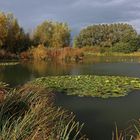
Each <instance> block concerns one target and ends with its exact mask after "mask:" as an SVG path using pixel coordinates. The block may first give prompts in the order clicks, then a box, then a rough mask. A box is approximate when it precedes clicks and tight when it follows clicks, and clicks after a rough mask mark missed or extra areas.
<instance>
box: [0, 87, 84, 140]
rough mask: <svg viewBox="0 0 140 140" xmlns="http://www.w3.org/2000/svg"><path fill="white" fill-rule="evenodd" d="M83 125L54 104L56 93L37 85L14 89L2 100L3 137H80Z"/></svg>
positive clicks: (60, 139) (59, 139)
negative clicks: (54, 94)
mask: <svg viewBox="0 0 140 140" xmlns="http://www.w3.org/2000/svg"><path fill="white" fill-rule="evenodd" d="M82 127H83V125H80V124H79V123H78V122H75V121H74V116H73V114H69V113H68V112H67V111H65V110H63V109H61V108H57V107H55V106H54V104H53V94H52V93H49V91H47V89H44V88H41V87H37V86H27V85H26V86H24V87H23V88H20V89H13V90H10V91H9V92H8V93H7V94H5V96H4V99H3V101H2V102H1V103H0V139H1V140H68V139H72V140H76V139H77V138H78V139H83V140H84V139H86V138H85V137H81V136H80V132H81V129H82Z"/></svg>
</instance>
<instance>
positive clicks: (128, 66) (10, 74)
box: [0, 57, 140, 140]
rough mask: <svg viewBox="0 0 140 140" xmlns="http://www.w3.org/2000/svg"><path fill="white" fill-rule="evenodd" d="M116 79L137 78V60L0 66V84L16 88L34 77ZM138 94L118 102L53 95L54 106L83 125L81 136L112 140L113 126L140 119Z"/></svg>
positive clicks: (139, 61) (139, 73)
mask: <svg viewBox="0 0 140 140" xmlns="http://www.w3.org/2000/svg"><path fill="white" fill-rule="evenodd" d="M79 74H91V75H118V76H131V77H140V58H139V57H94V58H93V59H90V60H89V61H86V62H79V63H64V62H48V63H46V62H39V63H37V62H21V63H19V64H18V65H13V66H0V80H1V81H4V82H6V83H9V84H10V85H11V86H18V85H22V84H24V83H26V82H27V81H30V80H33V79H35V78H37V77H42V76H48V75H79ZM139 93H140V92H139V91H133V92H132V93H131V94H129V95H128V96H126V97H121V98H109V99H100V98H90V97H82V98H80V97H75V96H66V95H64V94H58V95H56V105H57V106H62V107H64V108H66V109H68V110H70V111H72V112H74V113H75V114H76V118H77V120H79V121H80V122H82V123H85V127H84V129H83V131H84V133H86V134H87V136H88V137H89V138H90V139H91V140H92V139H94V140H111V135H112V130H113V128H114V126H115V125H114V124H115V122H116V123H117V125H118V127H119V128H124V127H125V126H126V125H127V123H128V121H129V120H131V119H138V118H139V117H140V109H139V106H140V102H139V100H140V94H139Z"/></svg>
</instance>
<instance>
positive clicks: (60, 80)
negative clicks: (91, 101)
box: [31, 75, 140, 98]
mask: <svg viewBox="0 0 140 140" xmlns="http://www.w3.org/2000/svg"><path fill="white" fill-rule="evenodd" d="M31 84H37V85H42V86H44V87H46V88H48V89H50V90H52V91H60V92H66V93H67V94H68V95H77V96H80V97H82V96H92V97H102V98H109V97H120V96H125V95H127V93H128V92H129V91H131V90H133V89H140V79H139V78H130V77H120V76H94V75H78V76H48V77H43V78H38V79H36V80H34V81H32V82H31Z"/></svg>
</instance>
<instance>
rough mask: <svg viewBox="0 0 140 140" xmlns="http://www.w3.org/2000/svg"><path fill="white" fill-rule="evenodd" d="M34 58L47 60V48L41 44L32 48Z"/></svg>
mask: <svg viewBox="0 0 140 140" xmlns="http://www.w3.org/2000/svg"><path fill="white" fill-rule="evenodd" d="M30 53H31V54H32V57H33V59H34V60H46V59H47V48H46V47H45V46H44V45H42V44H40V45H38V46H37V47H34V48H32V49H31V50H30Z"/></svg>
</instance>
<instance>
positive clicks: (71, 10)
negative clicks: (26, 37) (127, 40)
mask: <svg viewBox="0 0 140 140" xmlns="http://www.w3.org/2000/svg"><path fill="white" fill-rule="evenodd" d="M0 10H1V11H3V12H12V13H13V14H14V15H15V16H16V17H17V18H18V21H19V23H20V24H21V25H22V26H23V27H24V29H26V30H29V29H33V28H34V27H35V26H36V25H38V24H39V23H41V22H42V21H44V20H55V21H61V22H67V23H68V24H69V25H70V27H71V29H72V32H73V33H77V32H78V31H79V30H80V29H81V28H83V27H85V26H87V25H89V24H98V23H113V22H127V23H130V24H132V25H133V26H134V27H135V28H136V29H137V31H138V32H139V33H140V0H0Z"/></svg>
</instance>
